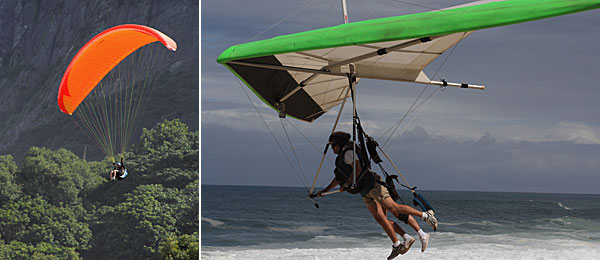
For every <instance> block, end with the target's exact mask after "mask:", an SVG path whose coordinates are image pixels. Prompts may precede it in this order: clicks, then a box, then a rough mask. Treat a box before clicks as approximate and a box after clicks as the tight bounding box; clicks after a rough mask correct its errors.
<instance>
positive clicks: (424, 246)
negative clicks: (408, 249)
mask: <svg viewBox="0 0 600 260" xmlns="http://www.w3.org/2000/svg"><path fill="white" fill-rule="evenodd" d="M419 239H420V240H421V252H425V249H427V245H428V244H429V234H425V237H421V238H419Z"/></svg>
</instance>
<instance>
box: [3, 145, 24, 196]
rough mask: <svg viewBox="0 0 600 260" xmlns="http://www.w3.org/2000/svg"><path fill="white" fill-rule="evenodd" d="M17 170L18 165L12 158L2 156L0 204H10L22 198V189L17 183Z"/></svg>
mask: <svg viewBox="0 0 600 260" xmlns="http://www.w3.org/2000/svg"><path fill="white" fill-rule="evenodd" d="M17 170H18V167H17V164H16V163H15V161H14V159H13V157H12V156H10V155H3V156H0V204H5V203H8V202H9V201H11V200H15V199H17V198H19V197H20V196H21V188H20V187H19V185H17V183H16V182H15V175H16V174H17Z"/></svg>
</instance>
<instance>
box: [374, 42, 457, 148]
mask: <svg viewBox="0 0 600 260" xmlns="http://www.w3.org/2000/svg"><path fill="white" fill-rule="evenodd" d="M466 36H467V32H464V33H463V35H462V37H460V39H459V40H458V42H456V44H455V45H454V47H452V49H451V50H450V53H448V55H447V56H446V57H445V58H444V60H443V61H442V63H441V64H440V66H439V67H438V69H437V70H436V72H435V73H434V75H433V77H432V78H436V77H437V75H438V73H439V72H440V71H441V70H442V67H443V66H444V65H445V64H446V62H447V61H448V59H450V56H452V54H453V53H454V50H456V48H457V47H458V44H459V43H460V42H461V41H462V40H463V39H464V38H465V37H466ZM429 86H430V84H427V85H425V87H423V90H422V91H421V93H420V94H419V96H417V98H416V99H415V101H414V102H413V103H412V104H411V105H410V107H409V109H408V110H407V111H406V113H405V114H404V116H402V119H400V121H398V122H397V123H396V124H394V126H392V127H391V128H390V129H388V130H387V131H386V132H385V133H383V135H382V136H381V137H379V138H378V140H379V139H381V138H383V137H384V136H386V134H387V133H388V132H389V131H390V130H392V129H393V131H392V133H391V134H390V135H389V137H388V138H387V139H386V141H385V143H384V144H383V145H382V146H381V148H384V147H386V146H387V144H388V142H389V141H390V139H391V138H392V137H393V136H394V134H395V132H396V130H398V128H399V127H400V125H401V124H402V122H403V121H404V119H406V117H407V116H408V115H409V114H410V113H412V112H413V111H414V110H416V109H417V108H419V106H421V105H417V106H416V107H415V105H416V104H417V102H418V101H419V99H420V98H421V96H422V95H423V93H424V92H425V90H426V89H427V88H428V87H429ZM441 88H443V86H441V87H440V88H438V89H437V90H436V91H435V92H434V93H433V94H432V95H430V96H429V97H428V98H427V99H429V98H433V96H435V94H437V92H438V91H439V90H440V89H441ZM427 99H426V100H427ZM423 103H425V102H421V103H420V104H423ZM401 134H402V131H401V132H400V133H398V135H397V136H396V137H395V138H394V139H393V141H392V143H393V142H394V141H395V140H397V139H398V138H399V136H400V135H401ZM390 145H391V143H390Z"/></svg>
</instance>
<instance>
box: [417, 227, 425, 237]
mask: <svg viewBox="0 0 600 260" xmlns="http://www.w3.org/2000/svg"><path fill="white" fill-rule="evenodd" d="M417 233H419V237H421V238H423V237H425V235H427V233H425V231H423V229H419V231H417Z"/></svg>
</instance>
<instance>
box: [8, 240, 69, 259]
mask: <svg viewBox="0 0 600 260" xmlns="http://www.w3.org/2000/svg"><path fill="white" fill-rule="evenodd" d="M0 259H3V260H63V259H64V260H79V259H80V258H79V254H78V253H77V252H75V250H74V249H73V248H69V247H62V246H57V245H53V244H50V243H46V242H41V243H39V244H37V245H36V246H32V245H29V244H26V243H23V242H19V241H11V242H10V243H9V244H8V245H6V244H3V243H0Z"/></svg>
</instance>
